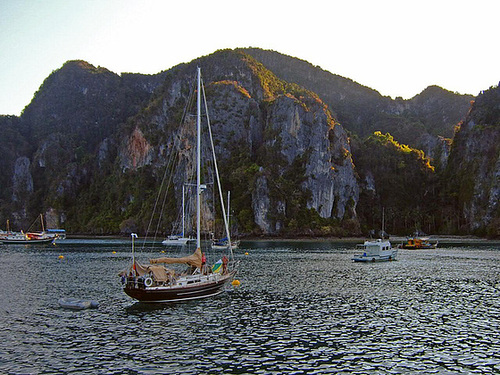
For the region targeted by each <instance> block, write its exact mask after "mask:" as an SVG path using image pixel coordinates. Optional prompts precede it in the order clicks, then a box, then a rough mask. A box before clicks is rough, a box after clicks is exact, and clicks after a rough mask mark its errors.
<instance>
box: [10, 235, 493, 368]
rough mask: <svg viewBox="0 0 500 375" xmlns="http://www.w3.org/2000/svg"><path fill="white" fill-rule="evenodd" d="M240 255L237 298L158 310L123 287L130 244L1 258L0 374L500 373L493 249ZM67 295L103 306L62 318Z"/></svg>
mask: <svg viewBox="0 0 500 375" xmlns="http://www.w3.org/2000/svg"><path fill="white" fill-rule="evenodd" d="M120 246H122V247H121V248H120ZM243 246H244V247H243V248H242V249H240V250H239V251H238V252H237V257H238V259H239V260H240V261H241V271H240V274H239V275H238V276H237V277H238V279H239V280H240V281H241V283H242V285H241V286H240V287H239V288H237V289H231V291H230V292H229V293H225V294H222V295H219V296H217V297H215V298H213V299H205V300H199V301H191V302H187V303H173V304H153V305H149V304H141V303H134V301H132V300H131V299H130V298H128V297H127V296H126V295H125V294H124V293H123V292H122V290H121V288H120V283H119V279H118V277H117V274H118V272H119V271H120V270H121V269H122V268H125V267H126V265H127V264H128V262H129V260H130V257H129V254H128V244H127V242H126V241H122V244H121V245H120V244H116V243H112V244H110V243H104V244H95V243H94V242H92V241H88V242H83V243H79V244H78V243H69V244H68V246H66V245H64V243H63V242H62V241H61V242H60V243H59V244H58V246H57V247H56V248H52V247H48V248H47V247H41V248H34V247H30V248H24V247H23V248H13V247H2V248H1V250H2V262H0V272H1V274H2V275H4V278H3V287H2V288H0V298H1V300H2V304H1V305H0V335H1V336H0V373H6V374H17V373H34V374H39V373H40V374H44V373H46V374H49V373H72V372H73V373H79V374H82V373H83V374H85V373H89V374H95V373H106V374H123V373H132V374H162V373H179V374H199V373H207V374H215V373H221V372H222V373H265V374H268V373H280V374H281V373H304V374H309V373H316V374H319V373H338V372H340V373H426V374H427V373H431V372H437V373H471V372H484V373H495V372H499V371H500V354H499V353H500V329H499V328H500V327H499V325H500V276H499V275H500V273H499V271H500V248H499V247H498V245H497V244H492V243H488V244H485V245H484V246H483V244H481V245H477V244H473V245H470V246H464V245H463V244H460V245H457V244H451V245H450V246H448V247H445V248H442V249H437V250H424V251H411V250H408V251H401V252H400V257H399V260H398V261H397V262H391V263H377V264H354V263H351V260H350V259H351V257H352V255H353V254H354V252H355V251H356V250H355V246H354V244H351V243H344V244H342V243H339V242H335V243H328V242H317V243H315V242H305V243H301V242H293V241H291V242H283V243H280V242H267V243H263V242H256V243H243ZM113 251H116V254H113ZM245 252H248V255H245ZM60 253H64V254H65V257H64V260H62V261H61V260H59V259H58V255H59V254H60ZM63 296H67V297H88V298H92V299H95V300H97V301H98V302H99V304H100V306H99V309H97V310H83V311H78V312H75V311H68V310H63V309H61V308H59V307H58V305H57V299H58V298H60V297H63Z"/></svg>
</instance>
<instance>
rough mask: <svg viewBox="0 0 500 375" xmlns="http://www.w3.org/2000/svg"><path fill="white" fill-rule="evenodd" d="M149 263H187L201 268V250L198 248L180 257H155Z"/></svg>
mask: <svg viewBox="0 0 500 375" xmlns="http://www.w3.org/2000/svg"><path fill="white" fill-rule="evenodd" d="M149 263H151V264H155V263H166V264H182V263H185V264H188V265H190V266H193V267H197V268H200V269H201V250H200V248H198V249H196V251H195V252H194V253H193V254H191V255H189V256H187V257H182V258H156V259H150V260H149Z"/></svg>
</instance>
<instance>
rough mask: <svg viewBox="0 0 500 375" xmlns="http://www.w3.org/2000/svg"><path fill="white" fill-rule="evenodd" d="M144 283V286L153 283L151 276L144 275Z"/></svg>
mask: <svg viewBox="0 0 500 375" xmlns="http://www.w3.org/2000/svg"><path fill="white" fill-rule="evenodd" d="M144 285H146V286H151V285H153V279H152V278H151V277H149V276H147V277H145V278H144Z"/></svg>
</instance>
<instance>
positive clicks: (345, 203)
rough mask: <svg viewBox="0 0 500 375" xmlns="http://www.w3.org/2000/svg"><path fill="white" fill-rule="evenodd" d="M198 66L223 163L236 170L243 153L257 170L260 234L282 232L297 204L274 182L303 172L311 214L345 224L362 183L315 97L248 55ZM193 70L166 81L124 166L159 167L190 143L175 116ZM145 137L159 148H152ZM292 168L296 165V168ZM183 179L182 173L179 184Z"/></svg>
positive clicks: (126, 144)
mask: <svg viewBox="0 0 500 375" xmlns="http://www.w3.org/2000/svg"><path fill="white" fill-rule="evenodd" d="M214 60H219V63H218V64H216V63H215V61H214ZM220 61H222V62H220ZM225 64H226V65H227V66H224V65H225ZM200 65H202V74H203V83H204V86H205V89H206V93H207V100H208V108H209V115H210V121H211V125H212V129H213V134H214V138H215V139H216V152H217V154H218V155H219V158H220V159H221V163H222V164H223V165H224V166H225V167H227V169H231V168H232V165H231V164H230V160H231V159H232V158H233V157H235V155H234V154H237V153H244V154H246V155H249V158H250V159H252V160H255V163H256V164H257V165H258V172H257V175H256V177H255V178H254V179H253V181H252V182H251V185H249V186H248V190H249V191H251V197H252V202H251V208H252V210H253V219H254V221H255V223H256V224H257V225H258V227H259V228H260V230H261V231H262V232H263V233H267V234H274V233H277V232H279V231H280V229H281V228H282V226H283V223H282V222H281V219H280V217H281V216H283V215H286V213H287V211H288V210H289V209H290V208H289V207H288V206H289V205H292V204H293V202H292V201H291V200H290V199H288V198H289V197H287V196H280V193H279V192H277V191H276V189H277V188H276V184H280V183H286V182H288V183H292V182H291V181H290V178H289V176H290V175H300V178H298V180H300V182H299V183H298V185H296V186H295V188H296V189H297V190H298V191H297V194H299V195H303V196H307V199H306V206H307V208H308V209H314V210H316V211H317V212H318V213H319V215H320V216H321V217H323V218H336V219H340V220H341V219H343V218H344V217H345V216H346V213H347V212H348V215H349V217H351V218H352V217H354V218H355V206H356V202H357V199H358V185H357V181H356V177H355V173H354V165H353V162H352V158H351V155H350V145H349V140H348V137H347V135H346V133H345V131H344V129H343V128H342V126H341V125H340V124H338V123H337V122H336V121H335V119H334V118H333V117H332V115H331V113H330V111H329V109H328V108H327V106H326V105H325V104H324V103H323V102H322V101H321V100H320V99H319V98H318V97H317V96H316V95H315V94H313V93H311V92H309V91H307V90H303V89H300V90H299V91H300V93H297V92H293V89H291V90H287V88H286V83H284V82H282V81H280V80H279V79H277V78H276V77H275V76H274V75H273V74H272V73H271V72H269V71H267V70H266V69H265V68H264V67H262V66H261V65H259V64H258V63H257V62H256V61H254V60H253V59H251V58H250V57H248V56H246V55H245V54H243V53H234V52H231V53H229V54H228V53H227V52H223V53H222V56H218V55H217V54H215V55H212V56H209V57H208V59H207V61H204V62H202V63H200ZM203 65H205V69H203ZM194 67H195V65H194V64H192V65H191V66H185V67H182V69H179V71H178V72H177V74H175V76H172V77H168V78H167V81H166V84H165V86H164V87H163V88H162V90H161V94H160V96H159V97H158V100H157V103H158V104H157V105H156V107H154V108H152V109H151V111H149V112H148V113H147V114H145V115H143V116H142V118H141V119H140V121H139V123H138V126H137V127H136V128H135V129H134V130H133V131H132V132H131V133H130V134H129V135H128V137H126V138H125V139H124V140H123V141H122V143H121V144H122V146H121V152H120V153H119V155H120V159H121V166H122V168H138V167H141V166H144V165H146V164H151V163H152V164H154V165H162V164H164V163H165V160H166V158H167V157H168V155H169V152H170V151H171V150H172V147H178V145H177V146H174V145H175V144H176V139H177V138H182V139H184V142H188V141H186V140H187V139H189V134H182V135H181V136H179V134H178V123H177V117H176V113H178V112H179V108H180V106H181V104H182V103H185V102H186V101H187V95H188V93H189V84H190V79H189V78H191V80H192V78H193V76H194V74H193V72H194ZM224 68H225V69H224ZM273 85H274V87H273ZM294 89H295V90H298V89H297V88H294ZM299 94H300V95H299ZM193 126H194V124H193ZM183 131H184V132H185V130H183ZM145 134H149V135H150V137H149V138H150V139H156V140H157V142H156V144H153V142H151V143H149V142H148V141H147V138H148V136H146V137H145V136H144V135H145ZM192 135H193V134H191V136H192ZM191 139H192V138H191ZM190 146H193V145H190ZM181 147H184V148H188V147H189V146H188V145H187V144H184V145H182V146H181ZM298 160H300V162H299V163H298V162H297V161H298ZM294 163H295V164H296V165H297V166H298V167H299V168H298V169H297V170H295V171H294V170H293V169H292V168H293V166H294V165H295V164H294ZM287 176H288V177H287ZM182 178H183V177H182V176H181V175H178V176H176V178H175V180H176V181H178V182H180V181H182ZM283 180H285V182H283Z"/></svg>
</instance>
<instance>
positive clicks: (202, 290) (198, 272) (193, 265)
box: [120, 68, 236, 302]
mask: <svg viewBox="0 0 500 375" xmlns="http://www.w3.org/2000/svg"><path fill="white" fill-rule="evenodd" d="M202 91H203V96H205V92H204V89H203V86H202V82H201V71H200V68H198V69H197V90H196V93H197V119H196V130H197V131H196V144H197V145H196V148H195V149H196V168H194V169H195V172H196V184H195V188H196V194H195V196H196V214H195V215H193V216H194V218H195V219H196V220H195V221H196V250H195V251H194V253H192V254H191V255H188V256H184V257H162V258H153V259H149V264H145V263H141V262H139V261H138V260H137V259H136V256H135V247H134V240H135V238H137V235H136V234H135V233H133V234H132V264H131V266H130V267H129V268H128V269H127V270H125V271H122V272H121V273H120V276H121V280H122V285H123V290H124V292H125V293H126V294H127V295H129V296H130V297H132V298H134V299H136V300H138V301H140V302H176V301H187V300H192V299H198V298H205V297H210V296H214V295H217V294H219V293H222V292H223V291H224V289H225V286H226V285H228V284H230V282H231V280H232V279H233V278H234V276H235V274H236V263H235V262H234V257H233V252H232V248H231V246H229V247H228V248H227V249H226V250H227V251H228V252H229V254H228V255H229V257H230V259H231V260H229V258H227V257H226V256H225V255H224V256H222V257H221V259H220V260H219V261H217V262H214V264H213V266H212V267H210V266H209V265H208V264H207V258H206V256H205V254H204V253H202V250H201V200H202V195H203V192H204V191H205V190H206V189H207V184H204V183H203V184H202V182H201V170H202V167H201V155H200V154H201V92H202ZM205 105H206V100H205ZM206 124H207V126H208V134H209V135H210V144H211V147H212V148H213V145H214V143H213V140H212V139H211V137H212V133H211V130H210V122H209V120H208V113H207V118H206ZM211 151H212V157H213V164H214V167H215V168H214V176H215V178H216V180H215V181H214V182H212V183H210V185H211V186H217V188H218V190H219V195H220V197H222V190H221V182H220V178H219V174H218V171H217V166H216V164H217V162H216V160H215V151H214V150H213V149H212V150H211ZM193 159H194V158H193ZM192 169H193V168H186V171H185V173H188V172H189V171H191V170H192ZM183 195H184V193H183ZM220 201H221V202H222V199H220ZM208 206H210V205H208ZM205 208H206V207H205ZM221 213H222V217H223V220H224V226H225V230H226V236H227V238H228V243H229V244H231V239H230V234H229V224H228V219H227V215H226V213H225V207H224V205H223V204H221ZM167 265H169V267H167ZM172 265H180V266H178V267H177V268H179V267H184V269H183V270H180V269H175V268H174V267H173V266H172Z"/></svg>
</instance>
